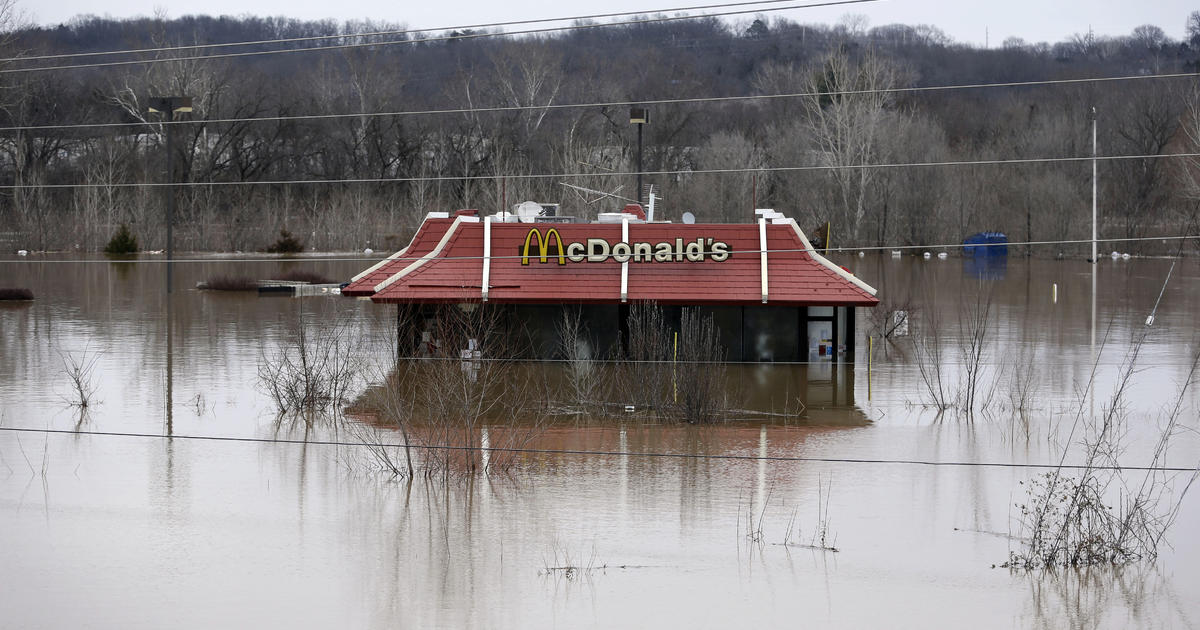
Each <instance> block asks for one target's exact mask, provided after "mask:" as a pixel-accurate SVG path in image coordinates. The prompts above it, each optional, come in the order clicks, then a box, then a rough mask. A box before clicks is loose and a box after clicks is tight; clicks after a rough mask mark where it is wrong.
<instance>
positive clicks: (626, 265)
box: [343, 217, 878, 306]
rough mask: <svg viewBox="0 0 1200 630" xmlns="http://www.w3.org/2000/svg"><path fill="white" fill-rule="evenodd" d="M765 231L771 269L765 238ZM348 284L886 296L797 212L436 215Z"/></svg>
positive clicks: (530, 296) (611, 293)
mask: <svg viewBox="0 0 1200 630" xmlns="http://www.w3.org/2000/svg"><path fill="white" fill-rule="evenodd" d="M625 229H628V237H624V235H623V230H625ZM760 230H762V231H763V232H762V233H760ZM486 231H490V243H489V244H488V245H489V249H490V256H487V257H485V255H484V254H485V232H486ZM763 233H765V237H766V242H767V247H766V250H767V254H766V256H765V261H766V270H765V273H764V270H763V262H764V256H762V255H761V254H760V246H759V243H760V240H759V239H760V236H762V234H763ZM435 241H436V242H435ZM605 249H607V250H608V252H607V254H605V255H602V254H604V250H605ZM623 261H627V262H623ZM485 269H486V274H487V275H486V277H487V290H486V292H485V291H484V277H485ZM623 275H624V277H625V280H624V287H623V286H622V284H623V280H622V276H623ZM764 278H765V285H766V291H765V292H764V290H763V288H764ZM368 287H373V290H374V293H373V294H372V293H371V292H370V291H371V289H369V288H368ZM623 288H624V295H623V294H622V293H623V291H622V289H623ZM343 293H345V294H347V295H371V296H372V297H371V299H372V300H373V301H375V302H383V303H417V304H422V303H455V302H478V301H487V302H494V303H500V304H558V303H593V304H612V303H621V302H647V301H654V302H658V303H661V304H686V305H700V304H776V305H790V306H874V305H875V304H877V303H878V300H877V299H876V298H875V296H874V294H875V289H873V288H871V287H870V286H868V285H867V284H866V283H864V282H862V281H861V280H859V279H857V278H855V277H854V276H853V275H851V274H850V273H848V272H846V271H845V270H843V269H841V268H840V267H838V266H837V265H835V264H833V263H832V262H830V261H829V260H827V259H826V258H824V257H823V256H821V255H820V254H818V253H816V252H815V251H813V249H812V246H811V244H809V243H808V241H807V238H805V237H804V235H803V233H802V232H801V231H800V229H799V228H798V227H797V226H796V224H795V222H794V221H790V220H784V221H778V222H768V223H767V224H766V225H760V224H757V223H751V224H702V223H700V224H675V223H634V222H631V223H628V224H627V227H626V225H623V224H621V223H569V224H568V223H490V225H485V222H484V221H482V220H480V219H477V218H474V217H458V218H455V219H453V220H449V219H428V220H426V222H425V224H423V225H422V226H421V228H420V229H419V230H418V232H417V234H416V236H414V237H413V243H412V244H411V245H409V247H407V248H405V249H404V250H402V251H401V252H397V254H394V255H393V256H392V258H390V259H388V260H385V261H383V263H381V264H379V265H376V267H373V268H372V269H369V270H367V271H365V272H363V273H362V274H359V276H357V277H356V280H355V281H354V282H353V283H352V284H351V285H349V286H347V287H346V289H345V290H343ZM764 293H765V295H764Z"/></svg>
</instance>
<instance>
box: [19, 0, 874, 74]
mask: <svg viewBox="0 0 1200 630" xmlns="http://www.w3.org/2000/svg"><path fill="white" fill-rule="evenodd" d="M793 1H794V0H757V1H755V2H725V3H721V4H705V5H696V6H688V7H675V8H672V9H646V10H642V11H625V12H621V13H593V14H590V15H571V16H566V17H554V18H538V19H533V20H514V21H511V22H487V23H483V24H463V25H459V26H445V27H433V28H415V29H399V30H384V31H370V32H366V33H342V34H337V35H312V36H307V37H282V38H276V39H259V40H248V41H238V42H222V43H213V44H188V45H182V46H159V47H156V48H133V49H126V50H103V51H96V52H78V53H62V54H56V55H29V56H22V57H7V58H0V64H5V63H11V62H26V61H46V60H51V59H69V58H74V57H102V56H110V55H140V54H147V53H162V52H178V51H181V50H209V49H214V48H232V47H239V46H270V45H277V44H297V43H301V42H322V41H332V40H347V39H362V38H367V37H396V36H403V35H416V34H420V33H437V32H452V31H462V30H466V29H478V28H504V27H506V26H517V25H520V24H546V23H550V22H567V21H577V20H599V19H606V18H614V17H626V16H630V15H655V14H660V13H677V12H680V11H704V10H708V9H724V8H731V7H743V6H753V5H759V4H781V3H784V2H793ZM878 1H879V0H847V1H846V2H839V3H831V4H859V3H864V2H878ZM814 6H820V5H814ZM374 43H375V42H365V43H364V45H366V46H371V45H374Z"/></svg>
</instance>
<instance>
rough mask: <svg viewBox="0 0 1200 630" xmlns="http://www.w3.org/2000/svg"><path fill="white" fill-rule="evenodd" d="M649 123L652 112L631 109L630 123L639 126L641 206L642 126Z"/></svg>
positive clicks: (641, 108)
mask: <svg viewBox="0 0 1200 630" xmlns="http://www.w3.org/2000/svg"><path fill="white" fill-rule="evenodd" d="M648 122H650V110H648V109H646V108H645V107H630V108H629V123H630V124H632V125H637V130H638V151H637V201H638V204H639V205H642V126H643V125H645V124H646V123H648Z"/></svg>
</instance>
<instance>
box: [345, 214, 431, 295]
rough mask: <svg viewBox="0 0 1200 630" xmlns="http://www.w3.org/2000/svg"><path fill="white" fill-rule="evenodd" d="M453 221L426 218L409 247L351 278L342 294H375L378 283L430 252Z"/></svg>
mask: <svg viewBox="0 0 1200 630" xmlns="http://www.w3.org/2000/svg"><path fill="white" fill-rule="evenodd" d="M452 223H454V219H441V218H439V219H425V222H424V223H422V224H421V227H419V228H417V233H416V234H413V237H412V241H411V242H409V244H408V247H405V248H404V249H402V250H400V251H398V252H396V253H395V254H392V255H391V256H388V257H387V258H384V259H383V260H381V261H379V262H378V263H376V264H375V265H373V266H371V267H369V268H367V270H366V271H363V272H361V273H359V274H358V275H357V276H354V278H353V279H351V280H350V284H348V285H346V287H345V288H344V289H342V295H348V296H351V297H359V296H366V295H374V294H375V286H376V285H378V284H379V283H380V282H383V281H384V280H387V279H388V278H389V277H391V276H392V275H393V274H395V273H396V272H398V271H400V270H402V269H404V268H405V267H407V266H409V265H411V264H412V263H413V262H414V261H416V260H418V259H419V258H420V257H421V256H424V255H425V254H428V253H429V251H430V250H432V249H433V248H434V247H436V246H437V244H438V241H440V240H441V239H442V235H443V234H445V233H446V230H447V229H449V228H450V224H452Z"/></svg>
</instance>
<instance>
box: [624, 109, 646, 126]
mask: <svg viewBox="0 0 1200 630" xmlns="http://www.w3.org/2000/svg"><path fill="white" fill-rule="evenodd" d="M649 122H650V110H648V109H646V108H645V107H630V108H629V123H630V124H632V125H645V124H647V123H649Z"/></svg>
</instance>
